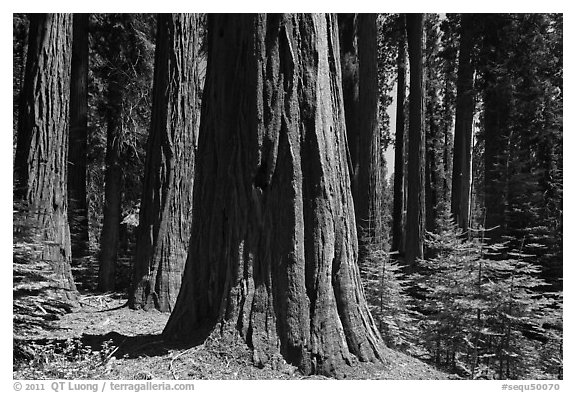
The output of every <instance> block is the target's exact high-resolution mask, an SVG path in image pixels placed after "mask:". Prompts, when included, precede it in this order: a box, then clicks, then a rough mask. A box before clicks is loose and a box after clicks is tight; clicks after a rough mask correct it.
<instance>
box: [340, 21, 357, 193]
mask: <svg viewBox="0 0 576 393" xmlns="http://www.w3.org/2000/svg"><path fill="white" fill-rule="evenodd" d="M338 30H339V32H340V34H339V36H340V64H341V65H342V93H343V99H344V117H345V119H346V137H347V139H348V152H349V155H348V165H349V167H350V178H351V181H352V195H353V196H356V189H357V187H358V184H357V183H358V177H357V176H358V166H359V162H358V160H359V156H360V134H359V132H358V127H359V124H358V122H359V119H360V117H359V115H358V113H359V110H360V108H359V105H360V102H359V100H360V93H359V86H360V85H359V81H358V73H359V64H358V45H357V23H356V14H338Z"/></svg>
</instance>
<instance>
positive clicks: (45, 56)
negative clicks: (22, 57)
mask: <svg viewBox="0 0 576 393" xmlns="http://www.w3.org/2000/svg"><path fill="white" fill-rule="evenodd" d="M71 38H72V15H69V14H32V15H31V21H30V30H29V40H28V43H29V44H28V55H27V62H26V72H25V78H24V86H23V89H22V101H21V104H22V105H21V108H20V113H19V118H20V119H19V122H18V140H17V146H16V157H15V162H14V178H15V179H14V180H15V190H14V197H15V198H14V199H15V201H17V202H21V203H23V204H24V205H25V206H24V209H25V210H26V220H27V223H28V227H29V228H30V230H31V231H32V232H33V234H34V235H35V236H36V238H37V239H38V240H39V241H40V242H41V243H42V249H41V252H40V254H38V260H39V261H45V262H47V263H48V264H49V265H50V267H51V270H52V275H51V277H46V278H48V279H50V280H51V281H53V283H54V287H53V288H52V290H53V291H54V293H55V296H57V297H58V298H59V299H60V300H62V301H64V302H67V303H70V304H72V305H75V304H76V301H77V292H76V286H75V285H74V280H73V278H72V273H71V269H70V261H71V249H70V229H69V226H68V198H67V185H66V180H67V173H68V165H67V151H68V111H69V100H70V63H71V54H72V39H71Z"/></svg>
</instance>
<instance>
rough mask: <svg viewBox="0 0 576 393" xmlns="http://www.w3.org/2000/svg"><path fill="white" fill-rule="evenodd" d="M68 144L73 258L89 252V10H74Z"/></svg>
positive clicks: (69, 218) (69, 202)
mask: <svg viewBox="0 0 576 393" xmlns="http://www.w3.org/2000/svg"><path fill="white" fill-rule="evenodd" d="M73 32H74V33H73V42H72V71H71V81H70V140H69V144H68V146H69V147H68V204H69V209H68V210H69V214H68V221H69V223H70V237H71V241H72V259H73V260H75V259H77V258H82V257H84V256H86V255H88V252H89V250H88V248H89V242H88V204H87V200H86V154H87V139H88V89H87V86H88V14H74V28H73Z"/></svg>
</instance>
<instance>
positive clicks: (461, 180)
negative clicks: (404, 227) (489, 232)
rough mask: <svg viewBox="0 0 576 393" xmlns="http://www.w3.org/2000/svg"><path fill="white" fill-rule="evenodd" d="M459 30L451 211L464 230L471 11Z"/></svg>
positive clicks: (466, 219) (470, 95) (468, 174)
mask: <svg viewBox="0 0 576 393" xmlns="http://www.w3.org/2000/svg"><path fill="white" fill-rule="evenodd" d="M460 29H461V32H460V54H459V58H458V79H457V81H456V128H455V131H454V156H453V158H454V159H453V165H452V170H453V172H452V214H453V216H454V219H455V220H456V223H457V224H458V225H459V226H460V228H462V229H463V230H464V231H467V230H468V225H469V216H470V192H471V167H472V122H473V119H474V91H473V88H474V87H473V84H474V79H473V78H474V69H473V66H472V48H473V41H472V40H473V33H472V29H473V16H472V15H471V14H462V20H461V26H460Z"/></svg>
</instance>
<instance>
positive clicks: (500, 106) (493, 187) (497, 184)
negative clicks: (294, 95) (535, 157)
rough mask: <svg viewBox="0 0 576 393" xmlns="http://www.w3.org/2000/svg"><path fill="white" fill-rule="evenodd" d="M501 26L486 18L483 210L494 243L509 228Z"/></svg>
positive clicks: (507, 90) (507, 98) (508, 97)
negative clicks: (502, 163) (504, 161)
mask: <svg viewBox="0 0 576 393" xmlns="http://www.w3.org/2000/svg"><path fill="white" fill-rule="evenodd" d="M491 19H494V20H493V21H492V20H491ZM502 23H503V22H502V19H501V17H500V16H498V15H495V16H492V17H491V18H486V19H485V30H486V31H485V34H484V46H485V47H486V48H485V50H486V52H487V53H488V55H487V57H488V58H487V63H488V64H489V66H488V67H487V68H486V70H485V73H484V79H485V84H486V87H485V89H484V138H485V140H484V208H485V222H486V225H485V226H486V228H496V229H494V230H493V231H491V232H490V233H489V234H488V236H489V237H490V238H492V239H493V240H497V238H498V237H499V236H500V234H501V233H503V229H504V227H505V225H506V222H505V214H504V212H505V204H506V202H507V197H506V192H505V188H506V187H505V184H506V181H507V179H506V174H505V173H503V168H502V165H500V163H501V162H502V158H503V153H504V150H505V147H506V142H505V139H504V137H503V136H504V135H505V134H506V132H507V128H508V112H509V105H510V102H511V92H510V88H509V86H508V81H507V79H508V76H507V75H505V76H503V75H502V71H501V70H498V69H497V67H495V65H497V64H502V62H503V60H502V57H503V56H504V54H502V53H501V52H502V51H501V50H499V49H498V48H499V46H500V40H501V38H499V35H498V30H499V29H500V26H499V24H502ZM493 48H495V49H493Z"/></svg>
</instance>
